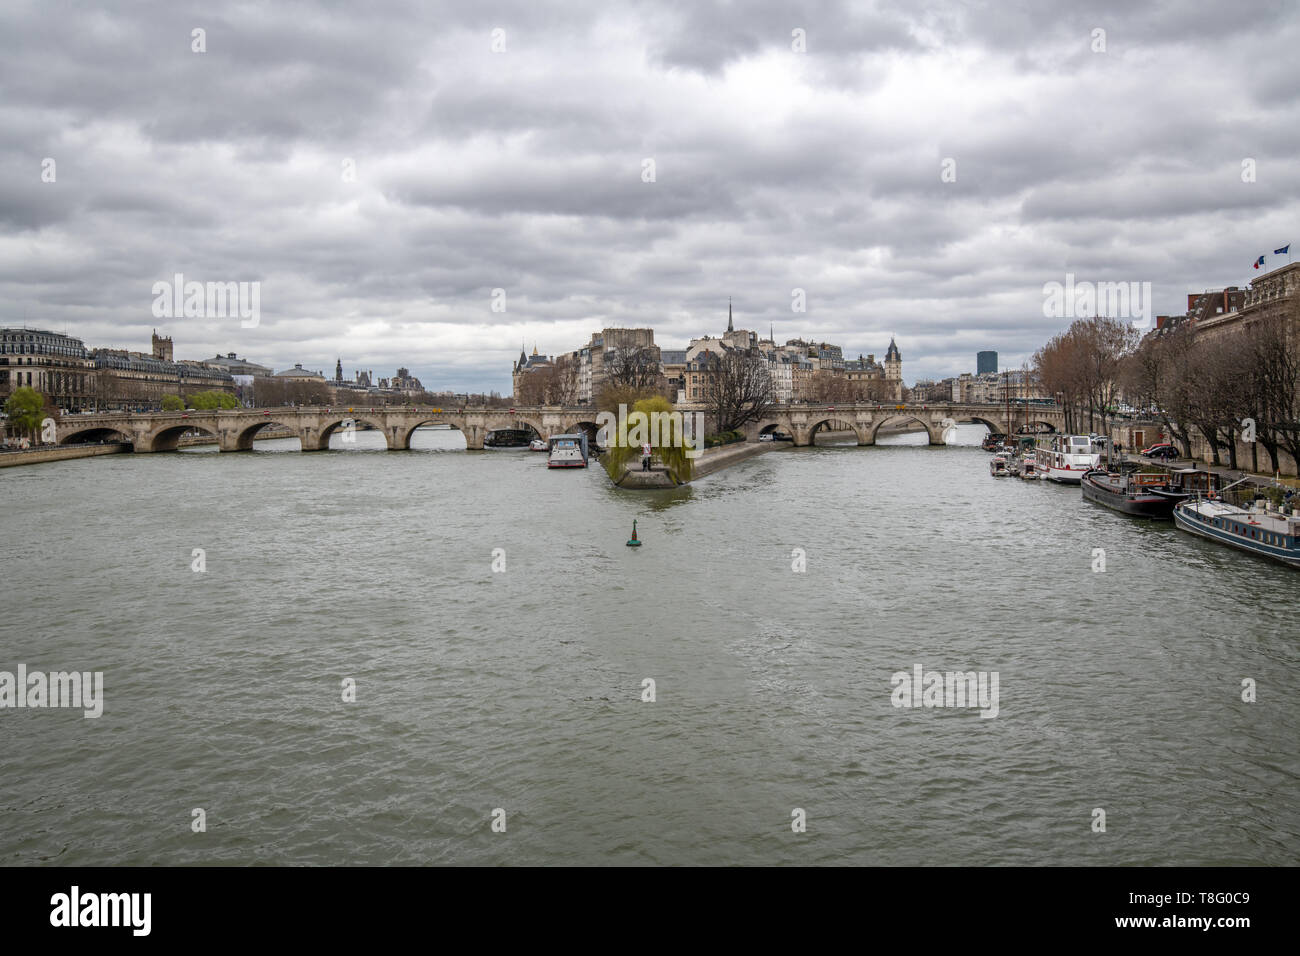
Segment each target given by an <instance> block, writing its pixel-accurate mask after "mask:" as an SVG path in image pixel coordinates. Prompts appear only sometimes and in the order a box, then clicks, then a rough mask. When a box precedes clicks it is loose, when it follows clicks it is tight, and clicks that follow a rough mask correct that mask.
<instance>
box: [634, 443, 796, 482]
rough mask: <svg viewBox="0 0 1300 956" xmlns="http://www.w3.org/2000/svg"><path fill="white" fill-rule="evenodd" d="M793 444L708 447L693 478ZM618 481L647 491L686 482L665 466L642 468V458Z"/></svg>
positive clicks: (696, 467)
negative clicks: (679, 479)
mask: <svg viewBox="0 0 1300 956" xmlns="http://www.w3.org/2000/svg"><path fill="white" fill-rule="evenodd" d="M789 447H791V446H790V442H786V441H762V442H737V443H736V444H734V445H722V446H720V447H718V448H708V449H705V452H704V454H703V455H701V456H700V457H699V458H697V459H695V474H694V476H693V477H692V478H691V480H692V481H695V480H697V479H699V478H703V477H704V476H705V475H711V474H713V473H714V472H716V471H721V470H722V469H723V468H729V467H730V466H732V465H734V464H736V463H737V462H741V461H744V460H745V459H746V458H753V457H754V456H755V455H762V454H764V453H765V452H769V451H775V450H776V449H778V448H789ZM615 484H617V485H618V487H620V488H626V489H634V490H642V491H644V490H657V489H663V488H676V487H678V486H679V485H684V484H686V482H684V481H678V480H677V478H676V476H674V475H672V474H670V473H669V472H668V471H667V470H666V469H664V468H663V466H659V467H656V468H653V469H651V470H650V471H642V470H641V463H640V461H639V460H638V461H637V462H636V463H635V464H633V465H632V467H630V468H629V469H628V470H627V471H625V472H623V478H622V480H621V481H618V482H615Z"/></svg>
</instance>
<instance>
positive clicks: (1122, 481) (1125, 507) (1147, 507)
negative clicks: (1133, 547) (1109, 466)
mask: <svg viewBox="0 0 1300 956" xmlns="http://www.w3.org/2000/svg"><path fill="white" fill-rule="evenodd" d="M1168 481H1169V476H1168V475H1166V474H1162V473H1158V472H1136V473H1132V472H1130V473H1117V472H1113V471H1106V470H1104V469H1101V468H1095V469H1093V470H1092V471H1088V472H1084V474H1083V477H1082V478H1080V479H1079V485H1080V487H1081V489H1082V491H1083V497H1084V498H1085V499H1087V500H1088V501H1095V502H1096V503H1097V504H1099V505H1105V506H1106V507H1107V508H1111V509H1113V510H1115V511H1119V512H1122V513H1123V514H1126V515H1132V516H1133V517H1135V518H1156V519H1158V520H1163V521H1168V520H1169V519H1170V518H1171V517H1173V512H1174V504H1175V503H1176V499H1175V498H1174V497H1172V496H1169V495H1161V494H1157V493H1156V489H1163V488H1165V487H1167V484H1168Z"/></svg>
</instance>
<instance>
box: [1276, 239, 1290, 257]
mask: <svg viewBox="0 0 1300 956" xmlns="http://www.w3.org/2000/svg"><path fill="white" fill-rule="evenodd" d="M1290 254H1291V243H1289V242H1288V243H1287V244H1286V245H1285V246H1283V247H1282V248H1281V249H1274V250H1273V255H1275V256H1289V255H1290Z"/></svg>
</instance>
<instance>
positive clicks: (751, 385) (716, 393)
mask: <svg viewBox="0 0 1300 956" xmlns="http://www.w3.org/2000/svg"><path fill="white" fill-rule="evenodd" d="M710 359H711V362H710V364H711V365H712V368H711V369H710V374H709V375H708V377H707V379H706V380H705V387H704V403H705V404H706V405H708V406H709V408H710V411H711V413H712V414H713V419H714V421H715V422H716V423H717V429H718V431H719V432H726V431H733V430H735V429H738V428H741V427H742V426H744V425H747V424H748V423H749V422H752V421H756V420H757V419H759V418H761V417H762V416H763V415H764V414H765V413H766V412H767V410H768V408H769V407H770V406H771V404H772V376H771V375H770V374H768V371H767V363H766V362H765V361H764V359H763V356H762V355H760V354H759V353H758V352H757V351H739V350H728V351H726V352H724V353H723V354H722V355H718V356H713V355H711V354H710Z"/></svg>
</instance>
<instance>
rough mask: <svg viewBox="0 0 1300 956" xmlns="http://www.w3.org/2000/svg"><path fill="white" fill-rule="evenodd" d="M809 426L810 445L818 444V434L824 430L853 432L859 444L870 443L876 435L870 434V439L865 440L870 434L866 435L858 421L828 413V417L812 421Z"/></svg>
mask: <svg viewBox="0 0 1300 956" xmlns="http://www.w3.org/2000/svg"><path fill="white" fill-rule="evenodd" d="M807 428H808V444H810V445H816V444H817V434H818V433H819V432H823V431H827V432H832V431H834V432H853V434H854V436H855V437H856V438H857V443H858V444H859V445H866V444H870V443H871V441H874V440H875V438H874V435H872V436H870V441H867V440H864V439H866V438H867V437H868V436H865V435H864V434H863V431H862V429H861V428H859V427H858V424H857V423H856V422H852V421H849V420H848V419H847V418H839V417H837V416H835V415H828V416H827V417H825V418H822V419H819V420H818V421H816V422H811V423H809V425H808V426H807Z"/></svg>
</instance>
